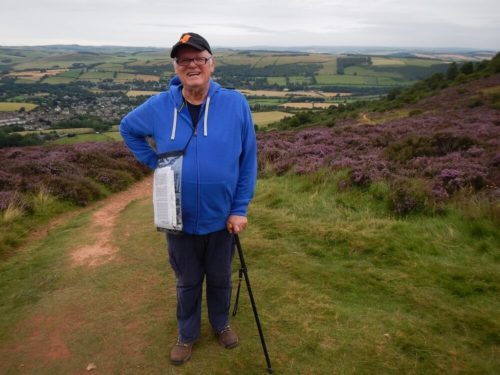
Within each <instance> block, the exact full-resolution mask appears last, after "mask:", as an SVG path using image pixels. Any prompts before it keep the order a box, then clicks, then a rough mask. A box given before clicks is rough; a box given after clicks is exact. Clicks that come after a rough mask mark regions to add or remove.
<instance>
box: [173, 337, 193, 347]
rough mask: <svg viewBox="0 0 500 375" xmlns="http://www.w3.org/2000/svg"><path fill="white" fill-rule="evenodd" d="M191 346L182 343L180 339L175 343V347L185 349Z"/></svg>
mask: <svg viewBox="0 0 500 375" xmlns="http://www.w3.org/2000/svg"><path fill="white" fill-rule="evenodd" d="M189 345H190V344H185V343H183V342H181V340H180V339H177V342H176V343H175V346H182V347H184V348H187V347H188V346H189Z"/></svg>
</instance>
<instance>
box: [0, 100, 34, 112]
mask: <svg viewBox="0 0 500 375" xmlns="http://www.w3.org/2000/svg"><path fill="white" fill-rule="evenodd" d="M23 107H24V109H25V110H26V111H28V112H29V111H32V110H33V109H35V108H36V107H38V106H37V105H36V104H33V103H17V102H16V103H14V102H0V112H12V111H19V110H20V109H21V108H23Z"/></svg>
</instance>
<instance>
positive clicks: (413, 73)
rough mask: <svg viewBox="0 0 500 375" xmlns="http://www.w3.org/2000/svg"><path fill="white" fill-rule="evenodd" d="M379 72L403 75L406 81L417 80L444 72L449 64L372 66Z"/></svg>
mask: <svg viewBox="0 0 500 375" xmlns="http://www.w3.org/2000/svg"><path fill="white" fill-rule="evenodd" d="M370 69H371V70H373V71H374V72H377V73H386V72H387V73H396V74H399V75H401V77H402V78H401V79H402V80H404V81H416V80H419V79H424V78H426V77H429V76H430V75H432V74H435V73H444V72H446V69H448V64H433V65H431V66H414V65H410V66H406V65H405V66H390V67H388V66H372V67H371V68H370Z"/></svg>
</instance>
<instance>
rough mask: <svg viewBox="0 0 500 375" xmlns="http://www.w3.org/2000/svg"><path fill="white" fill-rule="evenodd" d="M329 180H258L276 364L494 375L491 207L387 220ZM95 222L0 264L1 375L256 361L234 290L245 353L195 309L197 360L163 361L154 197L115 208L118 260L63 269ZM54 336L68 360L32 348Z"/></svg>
mask: <svg viewBox="0 0 500 375" xmlns="http://www.w3.org/2000/svg"><path fill="white" fill-rule="evenodd" d="M336 179H337V177H336V176H334V175H333V176H332V175H329V174H328V173H318V174H315V175H312V176H307V177H299V176H288V175H287V176H282V177H269V178H263V179H260V180H259V182H258V185H257V192H256V196H255V199H254V202H253V203H252V205H251V209H250V212H249V222H250V225H249V229H248V231H247V232H246V233H244V234H243V235H242V236H241V238H242V245H243V249H244V251H245V256H246V261H247V266H248V269H249V275H250V278H251V281H252V287H253V290H254V294H255V298H256V302H257V306H258V308H259V313H260V316H261V320H262V324H263V328H264V331H265V334H266V339H267V344H268V347H269V353H270V356H271V360H272V363H273V367H274V369H275V371H276V373H280V374H330V373H339V374H344V373H346V374H350V373H367V374H385V373H394V374H403V373H404V374H406V373H409V374H416V373H435V374H441V373H450V372H451V373H455V372H456V373H491V374H494V373H498V372H499V370H500V360H499V359H498V358H499V356H498V345H499V341H500V340H499V335H498V332H499V323H500V322H499V317H498V310H499V307H500V306H499V304H500V303H499V300H498V298H497V297H498V285H499V281H500V280H499V278H500V277H499V275H500V272H499V271H500V270H499V267H498V260H499V254H498V249H499V248H500V235H499V233H498V229H497V228H498V227H497V226H495V225H494V223H493V222H491V221H490V220H489V219H488V217H487V215H486V213H487V212H488V209H489V208H488V207H487V206H484V207H483V206H481V205H480V204H478V203H477V202H476V203H474V202H471V203H469V206H468V207H467V210H463V209H458V208H454V206H452V205H450V206H449V207H448V208H447V210H446V211H445V212H444V213H443V214H442V215H441V216H432V217H431V216H411V217H408V218H406V219H398V218H395V217H393V216H392V215H391V214H390V213H388V211H387V208H386V202H385V201H384V198H383V194H382V195H381V194H379V193H377V194H376V191H377V189H371V190H368V191H361V190H349V191H343V192H339V191H338V190H337V189H336V187H335V186H336ZM464 208H465V207H464ZM464 212H467V213H464ZM91 229H92V226H91V224H90V216H89V214H88V213H84V214H82V215H79V216H78V217H75V218H74V219H72V220H70V221H66V222H65V223H64V224H63V225H62V226H61V227H60V228H59V229H57V230H55V231H52V232H51V233H50V234H49V236H47V237H46V238H44V239H43V240H42V241H40V242H39V243H37V244H35V245H34V246H32V247H31V248H29V249H25V250H24V251H22V252H19V254H17V255H16V256H14V257H11V258H10V259H9V260H8V261H6V262H4V263H3V264H1V265H0V271H1V272H0V286H1V287H0V298H1V300H2V302H3V303H2V305H1V307H0V317H1V318H0V338H1V340H0V342H1V343H2V344H0V370H2V371H1V372H3V373H15V371H16V369H17V368H18V367H17V366H19V364H20V363H23V364H24V366H25V368H24V371H27V372H30V371H31V372H36V373H41V374H50V373H76V372H84V369H85V367H86V366H87V364H88V363H90V362H94V363H95V364H96V365H97V367H98V371H99V372H102V373H120V374H121V373H137V372H139V373H178V372H179V373H186V374H232V373H242V374H259V373H263V372H264V371H265V361H264V357H263V354H262V351H261V347H260V342H259V339H258V334H257V330H256V327H255V323H254V321H253V316H252V311H251V306H250V303H249V301H248V297H247V295H246V291H245V288H244V287H243V290H242V293H243V294H242V296H241V298H242V300H241V304H240V310H239V313H238V315H237V317H236V318H233V320H232V325H233V326H234V327H235V329H236V330H237V331H238V332H239V334H240V336H241V345H240V347H239V348H237V349H234V350H232V351H225V350H223V349H221V348H219V347H218V346H217V344H216V342H215V339H214V338H213V336H212V334H211V332H210V328H209V327H208V323H207V319H206V306H203V322H202V324H203V328H202V337H201V340H200V341H199V342H198V343H197V344H196V346H195V350H194V353H193V358H192V360H191V361H190V362H189V363H187V364H186V365H184V366H183V368H181V369H179V370H178V371H177V369H175V370H174V369H173V368H172V367H171V366H170V364H169V363H168V350H169V347H170V345H171V344H172V341H173V340H174V339H175V335H176V322H175V280H174V276H173V274H172V271H171V269H170V267H169V265H168V261H167V256H166V249H165V240H164V238H163V236H162V235H160V234H158V233H157V232H155V230H154V228H153V223H152V210H151V203H150V200H149V198H145V199H141V200H139V201H134V202H132V204H130V205H129V206H127V208H126V209H125V210H124V211H122V212H121V213H120V214H119V217H118V223H117V225H116V227H115V231H114V232H113V236H112V238H111V239H110V241H111V242H112V243H113V244H115V245H116V246H118V247H119V249H120V251H119V253H118V256H119V257H118V259H116V260H115V261H113V262H110V263H108V264H105V265H102V266H100V267H96V268H88V267H84V266H77V267H73V266H71V265H70V254H71V249H74V248H75V247H77V246H79V245H82V244H88V243H89V242H90V243H91V242H92V231H91ZM237 264H238V261H237V259H235V264H234V271H235V273H234V279H235V280H236V277H237V273H236V270H237ZM37 323H38V325H37ZM51 340H52V341H51ZM53 342H55V343H56V344H57V343H59V346H62V344H61V343H63V344H64V346H66V347H67V348H68V351H69V353H70V354H69V355H68V356H66V357H64V358H59V357H57V356H53V357H49V359H47V357H43V354H44V353H49V354H50V353H51V345H52V347H53V346H54V345H56V344H54V343H53ZM51 343H53V344H51ZM44 345H45V346H44ZM36 348H39V350H40V351H41V353H38V354H36V353H35V354H36V355H34V356H33V357H29V356H28V354H29V353H30V350H34V349H36ZM40 356H42V359H45V360H41V359H40ZM50 358H52V359H50Z"/></svg>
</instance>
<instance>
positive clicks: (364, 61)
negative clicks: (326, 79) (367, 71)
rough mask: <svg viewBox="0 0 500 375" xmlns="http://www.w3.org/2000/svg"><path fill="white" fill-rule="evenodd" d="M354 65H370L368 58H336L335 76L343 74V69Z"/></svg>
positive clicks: (369, 58) (370, 61) (370, 60)
mask: <svg viewBox="0 0 500 375" xmlns="http://www.w3.org/2000/svg"><path fill="white" fill-rule="evenodd" d="M356 65H362V66H363V65H364V66H368V65H372V59H371V57H370V56H347V57H339V58H337V74H344V69H345V68H348V67H350V66H356Z"/></svg>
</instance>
